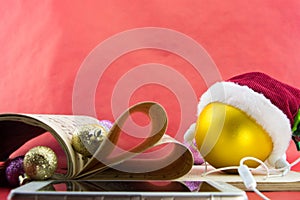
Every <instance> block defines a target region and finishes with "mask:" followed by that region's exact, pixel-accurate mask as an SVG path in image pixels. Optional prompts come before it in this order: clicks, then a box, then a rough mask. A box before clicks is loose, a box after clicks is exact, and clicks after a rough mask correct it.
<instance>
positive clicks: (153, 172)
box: [0, 102, 193, 180]
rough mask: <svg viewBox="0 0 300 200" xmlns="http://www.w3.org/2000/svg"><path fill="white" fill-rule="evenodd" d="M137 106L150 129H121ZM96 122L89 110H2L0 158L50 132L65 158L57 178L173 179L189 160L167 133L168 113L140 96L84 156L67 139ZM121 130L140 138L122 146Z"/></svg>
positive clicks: (189, 165)
mask: <svg viewBox="0 0 300 200" xmlns="http://www.w3.org/2000/svg"><path fill="white" fill-rule="evenodd" d="M136 112H140V113H142V114H145V115H146V116H147V117H149V120H150V123H149V128H148V129H141V130H148V131H149V133H148V135H147V136H145V134H144V133H128V132H130V129H128V130H124V129H126V127H127V124H128V123H129V122H130V121H131V120H132V118H131V115H132V114H133V113H136ZM98 123H99V121H98V119H96V118H93V117H89V116H76V115H47V114H15V113H10V114H1V115H0V132H1V140H2V141H1V146H0V160H1V161H5V160H6V159H7V158H8V157H9V155H10V154H11V153H12V152H14V151H15V150H17V149H18V148H19V147H20V146H21V145H22V144H24V143H25V142H26V141H28V140H30V139H32V138H34V137H36V136H38V135H41V134H43V133H45V132H50V133H51V134H52V135H53V136H54V137H55V139H56V140H57V141H58V142H59V144H60V146H61V147H62V149H63V150H64V152H65V154H66V158H67V171H66V173H64V174H59V173H56V174H55V175H54V176H53V178H55V179H139V180H142V179H156V180H163V179H176V178H179V177H181V176H183V175H185V174H186V173H188V172H189V171H190V169H191V168H192V166H193V157H192V154H191V152H190V151H189V149H188V148H186V147H185V146H184V145H183V144H182V143H180V142H178V141H176V140H175V139H174V138H172V137H170V136H168V135H167V134H165V131H166V128H167V115H166V112H165V110H164V109H163V108H162V107H161V106H160V105H159V104H156V103H154V102H143V103H139V104H136V105H134V106H132V107H130V108H128V109H127V110H126V111H125V112H124V113H123V114H122V115H120V116H119V117H118V119H117V120H116V121H115V122H114V124H113V127H112V128H111V129H110V131H109V132H108V134H107V136H106V137H105V138H104V140H103V141H102V142H101V143H100V145H99V147H98V149H97V150H96V152H95V153H94V154H93V155H92V157H89V158H87V157H83V156H82V155H81V154H79V153H77V152H76V151H74V149H73V147H72V145H71V139H72V137H73V135H74V134H75V133H76V131H78V129H79V128H80V127H82V126H84V125H89V124H98ZM129 124H130V123H129ZM122 134H134V135H135V136H136V137H137V138H138V139H139V140H138V141H139V142H138V143H136V144H134V145H132V146H131V147H130V141H129V145H127V146H129V148H127V149H126V150H124V149H122V148H121V147H120V146H119V145H118V144H119V142H120V138H121V135H122ZM139 135H141V137H139Z"/></svg>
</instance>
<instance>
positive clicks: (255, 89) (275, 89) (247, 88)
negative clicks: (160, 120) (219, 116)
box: [197, 72, 300, 166]
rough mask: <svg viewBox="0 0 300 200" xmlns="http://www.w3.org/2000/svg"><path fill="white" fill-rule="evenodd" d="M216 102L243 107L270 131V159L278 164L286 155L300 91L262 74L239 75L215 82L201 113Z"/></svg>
mask: <svg viewBox="0 0 300 200" xmlns="http://www.w3.org/2000/svg"><path fill="white" fill-rule="evenodd" d="M212 102H221V103H224V104H228V105H231V106H234V107H236V108H239V109H240V110H242V111H244V112H245V113H246V114H248V115H249V116H250V117H252V118H253V119H254V120H255V121H256V122H257V123H258V124H259V125H261V126H262V127H263V129H264V130H265V131H266V132H267V133H269V135H270V137H271V138H272V141H273V150H272V152H271V154H270V156H269V158H268V159H267V162H268V163H269V164H270V165H272V166H275V163H276V161H278V160H279V159H281V158H283V157H284V156H285V152H286V150H287V148H288V146H289V142H290V140H291V136H292V130H291V126H292V125H293V123H294V118H295V116H296V115H297V113H298V109H299V106H300V90H298V89H296V88H293V87H291V86H289V85H287V84H284V83H282V82H279V81H277V80H275V79H274V78H272V77H270V76H268V75H266V74H263V73H260V72H251V73H246V74H242V75H239V76H235V77H233V78H231V79H229V80H228V81H224V82H217V83H215V84H213V85H212V86H211V87H210V88H208V90H207V91H206V92H205V93H204V94H203V95H202V96H201V98H200V101H199V104H198V112H197V115H198V116H199V114H200V113H201V112H202V110H203V109H204V108H205V107H206V105H208V104H209V103H212Z"/></svg>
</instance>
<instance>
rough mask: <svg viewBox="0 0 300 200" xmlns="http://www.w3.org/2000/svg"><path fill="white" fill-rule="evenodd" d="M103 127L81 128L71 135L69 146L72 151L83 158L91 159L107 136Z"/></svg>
mask: <svg viewBox="0 0 300 200" xmlns="http://www.w3.org/2000/svg"><path fill="white" fill-rule="evenodd" d="M107 133H108V132H107V130H106V129H105V127H103V126H101V125H98V124H89V125H85V126H82V127H80V128H79V129H78V131H77V132H76V133H75V134H74V135H73V137H72V140H71V144H72V146H73V148H74V150H75V151H76V152H78V153H80V154H82V155H83V156H86V157H91V156H92V155H93V154H94V153H95V152H96V150H97V149H98V148H99V146H100V144H101V142H102V141H103V139H104V138H105V137H106V136H107Z"/></svg>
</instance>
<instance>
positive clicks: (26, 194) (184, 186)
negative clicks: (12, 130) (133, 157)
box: [8, 180, 247, 200]
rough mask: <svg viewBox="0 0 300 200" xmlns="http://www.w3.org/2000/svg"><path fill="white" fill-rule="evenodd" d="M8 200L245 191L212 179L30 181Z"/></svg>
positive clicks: (136, 198) (239, 194)
mask: <svg viewBox="0 0 300 200" xmlns="http://www.w3.org/2000/svg"><path fill="white" fill-rule="evenodd" d="M8 199H9V200H21V199H22V200H25V199H26V200H54V199H55V200H69V199H72V200H106V199H109V200H112V199H122V200H123V199H125V200H129V199H130V200H160V199H164V200H166V199H168V200H171V199H172V200H173V199H174V200H181V199H182V200H192V199H197V200H198V199H247V196H246V193H245V192H244V191H242V190H240V189H238V188H236V187H234V186H232V185H229V184H228V183H225V182H215V181H124V180H120V181H87V180H76V181H75V180H68V181H60V180H56V181H34V182H30V183H28V184H26V185H23V186H21V187H18V188H16V189H13V190H11V192H10V194H9V196H8Z"/></svg>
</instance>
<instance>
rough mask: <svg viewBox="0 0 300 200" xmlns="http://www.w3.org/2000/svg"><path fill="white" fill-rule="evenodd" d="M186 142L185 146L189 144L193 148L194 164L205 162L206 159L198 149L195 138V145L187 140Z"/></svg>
mask: <svg viewBox="0 0 300 200" xmlns="http://www.w3.org/2000/svg"><path fill="white" fill-rule="evenodd" d="M184 144H185V146H187V147H188V148H189V149H190V150H191V152H192V154H193V157H194V164H195V165H201V164H203V163H204V160H203V158H202V156H201V154H200V152H199V151H198V149H197V147H196V145H197V144H196V142H195V140H193V145H192V144H189V143H187V142H185V143H184Z"/></svg>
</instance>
